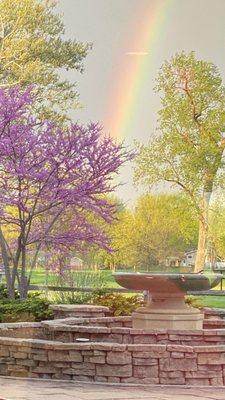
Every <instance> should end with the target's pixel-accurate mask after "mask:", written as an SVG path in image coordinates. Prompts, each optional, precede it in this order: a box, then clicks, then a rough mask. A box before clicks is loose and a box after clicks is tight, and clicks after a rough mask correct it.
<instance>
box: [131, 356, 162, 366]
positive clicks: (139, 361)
mask: <svg viewBox="0 0 225 400" xmlns="http://www.w3.org/2000/svg"><path fill="white" fill-rule="evenodd" d="M132 364H133V365H158V359H157V358H133V360H132Z"/></svg>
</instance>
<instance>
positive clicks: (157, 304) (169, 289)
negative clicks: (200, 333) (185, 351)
mask: <svg viewBox="0 0 225 400" xmlns="http://www.w3.org/2000/svg"><path fill="white" fill-rule="evenodd" d="M113 275H114V278H115V280H116V282H117V283H119V285H121V286H122V287H124V288H126V289H134V290H142V291H144V290H145V291H148V292H149V294H150V296H149V298H151V300H150V301H149V302H148V303H147V304H146V306H145V307H140V308H138V309H137V310H136V311H135V312H134V313H133V315H132V322H133V328H136V329H164V328H165V329H176V330H195V329H197V330H199V329H202V327H203V318H204V315H203V314H202V313H201V312H200V311H199V310H198V309H197V308H194V307H191V306H190V305H188V304H186V303H185V295H186V293H187V292H188V291H191V292H194V291H202V290H209V289H211V288H213V287H215V286H216V285H218V283H219V282H220V280H221V275H216V274H213V273H211V274H208V275H205V274H194V273H187V274H179V273H178V274H176V273H120V272H118V273H115V274H113Z"/></svg>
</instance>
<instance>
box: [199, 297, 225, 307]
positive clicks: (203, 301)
mask: <svg viewBox="0 0 225 400" xmlns="http://www.w3.org/2000/svg"><path fill="white" fill-rule="evenodd" d="M191 298H192V305H193V306H195V307H212V308H225V296H191Z"/></svg>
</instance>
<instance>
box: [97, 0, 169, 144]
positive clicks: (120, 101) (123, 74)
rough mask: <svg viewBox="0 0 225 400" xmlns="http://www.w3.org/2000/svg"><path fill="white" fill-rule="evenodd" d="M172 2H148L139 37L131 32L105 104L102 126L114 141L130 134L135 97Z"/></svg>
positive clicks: (146, 73) (141, 84)
mask: <svg viewBox="0 0 225 400" xmlns="http://www.w3.org/2000/svg"><path fill="white" fill-rule="evenodd" d="M172 2H173V0H156V1H154V2H153V1H150V0H149V5H148V7H147V10H146V8H145V10H144V12H145V15H141V16H139V20H140V26H141V29H140V33H139V34H138V35H137V32H134V37H131V38H130V40H129V42H128V43H126V47H125V49H126V51H125V52H124V62H122V63H121V60H120V63H121V66H120V68H119V76H118V75H116V76H115V78H114V79H113V81H112V90H111V91H110V96H109V104H108V105H107V109H106V114H105V119H104V126H105V128H106V129H107V130H109V133H110V135H111V136H113V137H114V138H117V139H119V140H121V139H124V138H125V137H126V136H127V135H128V134H129V131H130V127H131V125H132V122H133V120H134V117H135V112H136V105H137V104H138V101H139V94H140V91H141V89H142V87H143V86H144V83H145V79H146V78H147V76H148V75H149V73H150V67H151V61H152V59H153V57H154V54H155V49H156V46H157V44H158V42H159V39H160V37H161V36H162V35H163V32H164V26H165V22H166V17H167V12H168V9H169V7H170V6H171V3H172ZM137 18H138V16H137Z"/></svg>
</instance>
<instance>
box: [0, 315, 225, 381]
mask: <svg viewBox="0 0 225 400" xmlns="http://www.w3.org/2000/svg"><path fill="white" fill-rule="evenodd" d="M211 322H212V321H211V320H210V323H211ZM223 322H224V321H222V326H223ZM207 323H208V322H207ZM82 338H83V339H84V338H86V339H87V342H86V343H81V342H76V340H77V339H82ZM53 339H54V340H53ZM0 375H4V376H12V377H32V378H50V379H65V380H76V381H87V382H89V381H91V382H104V383H107V382H108V383H132V384H167V385H191V386H194V385H207V386H208V385H211V386H218V385H224V386H225V329H217V328H216V329H203V330H202V331H186V330H185V331H171V330H166V329H164V330H160V331H155V330H154V331H149V330H148V331H144V330H140V329H138V330H137V329H132V328H131V317H114V318H112V317H105V318H67V319H64V320H62V319H60V320H53V321H45V322H42V323H15V324H13V323H11V324H0Z"/></svg>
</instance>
